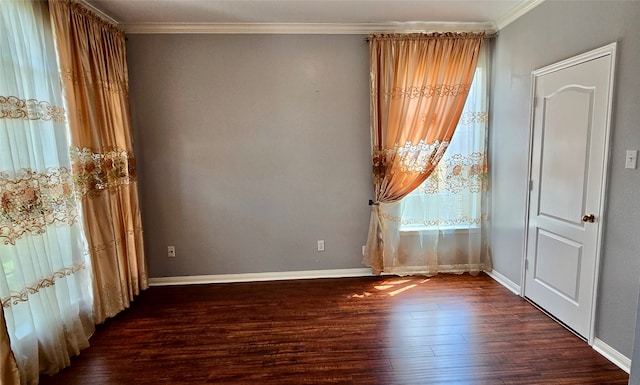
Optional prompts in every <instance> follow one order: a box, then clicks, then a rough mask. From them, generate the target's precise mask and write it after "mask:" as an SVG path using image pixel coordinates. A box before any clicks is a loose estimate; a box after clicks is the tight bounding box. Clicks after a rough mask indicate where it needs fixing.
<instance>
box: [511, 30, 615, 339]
mask: <svg viewBox="0 0 640 385" xmlns="http://www.w3.org/2000/svg"><path fill="white" fill-rule="evenodd" d="M616 48H617V43H616V42H614V43H611V44H608V45H606V46H603V47H600V48H596V49H594V50H591V51H589V52H585V53H583V54H580V55H577V56H573V57H571V58H568V59H565V60H562V61H559V62H557V63H554V64H551V65H548V66H545V67H542V68H539V69H536V70H534V71H533V72H532V73H531V84H532V87H531V110H530V116H529V154H528V174H527V180H526V188H527V196H526V201H525V203H526V204H525V223H524V230H525V231H524V243H523V252H522V261H521V262H522V268H521V281H520V282H522V284H521V285H520V296H521V297H524V296H525V292H524V290H525V280H526V267H525V263H526V259H527V245H528V243H529V239H528V237H529V209H530V205H531V188H530V186H531V180H532V177H533V175H532V166H533V155H534V154H533V140H534V115H535V104H534V98H535V92H536V80H537V78H538V77H540V76H542V75H545V74H549V73H552V72H555V71H559V70H562V69H564V68H568V67H571V66H575V65H578V64H581V63H585V62H588V61H590V60H593V59H597V58H601V57H604V56H610V57H611V66H610V72H609V79H610V81H609V90H608V92H609V95H610V97H609V98H608V103H607V117H606V119H605V124H606V127H605V133H604V137H605V143H604V154H603V155H604V157H603V159H604V165H603V166H604V167H603V174H602V180H601V182H600V205H599V212H598V213H596V215H597V217H598V218H600V220H599V223H598V231H597V241H596V256H595V258H596V260H595V272H594V282H593V291H594V292H593V296H592V303H591V315H590V317H591V320H590V322H589V324H590V327H589V333H588V336H586V337H587V342H588V343H589V345H593V342H594V340H595V322H594V320H595V314H596V305H597V299H598V280H599V277H600V256H601V254H602V236H603V234H604V227H605V218H606V217H605V212H606V202H607V199H606V198H607V190H608V188H607V182H608V172H609V163H610V161H609V159H610V137H611V118H612V109H613V108H612V106H613V89H614V73H615V68H616V64H615V61H616Z"/></svg>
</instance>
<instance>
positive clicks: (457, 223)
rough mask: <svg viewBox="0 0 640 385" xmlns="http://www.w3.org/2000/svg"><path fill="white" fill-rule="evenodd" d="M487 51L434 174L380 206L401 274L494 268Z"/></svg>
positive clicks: (389, 263) (391, 267) (389, 268)
mask: <svg viewBox="0 0 640 385" xmlns="http://www.w3.org/2000/svg"><path fill="white" fill-rule="evenodd" d="M487 63H488V61H487V55H485V54H484V52H483V54H481V55H480V58H479V60H478V64H477V68H476V70H475V76H474V79H473V83H472V86H471V89H470V91H469V94H468V97H467V100H466V103H465V106H464V110H463V111H462V114H461V115H460V120H459V121H458V125H457V128H456V131H455V133H454V134H453V137H452V138H451V142H450V143H449V146H448V148H447V151H446V152H445V153H444V156H443V158H442V159H441V160H440V162H439V163H438V165H437V166H436V168H435V169H434V171H433V173H432V174H431V175H430V176H429V178H427V179H426V180H425V181H424V182H423V183H422V184H421V185H420V186H418V188H416V189H415V190H413V191H412V192H411V193H409V194H408V195H407V196H406V197H404V198H403V199H401V200H400V201H398V202H395V203H390V204H384V205H381V206H380V215H381V216H382V217H383V218H384V219H385V222H386V224H387V228H386V229H387V231H386V234H387V235H388V236H387V237H386V238H385V241H386V242H387V244H388V245H389V247H388V248H389V249H391V250H393V251H394V252H393V254H391V255H389V256H388V257H389V258H387V259H385V271H386V272H389V273H393V274H398V275H405V274H423V275H433V274H437V273H464V272H470V273H472V274H477V273H478V272H480V271H490V270H491V261H490V258H489V248H488V227H489V226H488V223H487V221H488V215H487V189H488V175H487V169H488V167H487V151H486V150H487V147H486V146H487V140H486V139H487V125H488V112H487V97H488V94H487V84H488V73H489V71H488V66H487Z"/></svg>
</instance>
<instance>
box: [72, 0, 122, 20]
mask: <svg viewBox="0 0 640 385" xmlns="http://www.w3.org/2000/svg"><path fill="white" fill-rule="evenodd" d="M78 2H79V3H80V4H82V5H83V6H85V7H86V8H88V9H89V10H90V11H92V12H93V13H95V14H96V15H98V16H99V17H101V18H102V19H104V20H106V21H108V22H109V23H111V24H115V25H119V24H120V23H118V21H117V20H116V19H114V18H113V17H111V16H109V15H107V14H106V13H104V12H102V10H100V9H99V8H97V7H95V6H94V5H93V4H91V3H89V2H88V1H87V0H78Z"/></svg>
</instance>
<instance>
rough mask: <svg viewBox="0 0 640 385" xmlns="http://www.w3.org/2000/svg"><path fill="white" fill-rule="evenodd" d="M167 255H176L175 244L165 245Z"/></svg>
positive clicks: (172, 256) (173, 256) (171, 256)
mask: <svg viewBox="0 0 640 385" xmlns="http://www.w3.org/2000/svg"><path fill="white" fill-rule="evenodd" d="M167 257H169V258H175V257H176V247H175V246H167Z"/></svg>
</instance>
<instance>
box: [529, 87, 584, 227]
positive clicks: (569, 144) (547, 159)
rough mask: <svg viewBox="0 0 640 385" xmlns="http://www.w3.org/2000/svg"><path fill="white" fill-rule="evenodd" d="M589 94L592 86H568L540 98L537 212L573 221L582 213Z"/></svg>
mask: <svg viewBox="0 0 640 385" xmlns="http://www.w3.org/2000/svg"><path fill="white" fill-rule="evenodd" d="M593 96H594V95H593V89H587V88H582V87H575V86H572V87H566V88H563V89H561V90H559V91H558V92H555V93H553V94H552V95H549V96H546V97H544V99H543V105H542V110H543V111H542V120H543V122H542V124H541V129H542V130H543V132H542V138H541V140H542V144H541V145H542V148H543V151H542V153H541V155H542V159H541V162H542V166H541V167H540V208H539V210H540V211H539V213H540V215H546V216H550V217H553V218H556V219H561V220H565V221H567V222H571V223H576V224H578V223H579V220H578V221H576V218H578V219H579V218H581V217H582V213H583V212H584V189H585V177H586V172H587V170H586V166H587V163H586V162H585V160H586V159H588V150H589V146H588V142H589V138H590V134H591V122H590V119H589V117H590V116H592V115H593ZM569 111H571V114H568V113H567V112H569ZM558 127H561V128H562V129H556V128H558ZM567 154H571V156H567Z"/></svg>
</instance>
